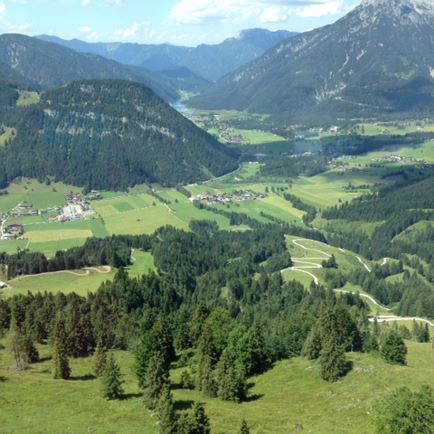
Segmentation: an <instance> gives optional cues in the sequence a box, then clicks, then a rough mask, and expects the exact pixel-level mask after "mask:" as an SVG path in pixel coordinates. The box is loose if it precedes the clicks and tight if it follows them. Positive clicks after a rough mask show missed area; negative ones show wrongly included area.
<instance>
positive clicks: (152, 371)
mask: <svg viewBox="0 0 434 434" xmlns="http://www.w3.org/2000/svg"><path fill="white" fill-rule="evenodd" d="M168 384H169V370H168V369H167V366H166V363H165V360H164V357H163V356H162V354H161V353H160V352H159V351H157V352H156V353H154V355H153V356H152V357H151V360H150V361H149V366H148V371H147V374H146V386H145V393H144V397H145V404H146V406H147V407H148V408H149V409H150V410H154V409H155V408H156V406H157V403H158V400H159V399H160V395H161V392H162V390H163V388H164V386H166V385H168Z"/></svg>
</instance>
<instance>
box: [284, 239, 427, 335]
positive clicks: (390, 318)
mask: <svg viewBox="0 0 434 434" xmlns="http://www.w3.org/2000/svg"><path fill="white" fill-rule="evenodd" d="M302 241H305V240H303V239H297V240H292V243H293V244H294V245H295V246H297V247H299V248H301V249H303V250H305V251H309V252H314V253H315V254H316V256H315V257H309V258H292V261H293V262H294V263H295V264H301V265H294V266H293V267H290V268H286V269H285V270H282V271H287V270H290V271H296V272H300V273H305V274H308V275H309V276H311V277H312V279H313V281H314V282H315V284H316V285H319V284H320V282H319V279H318V278H317V277H316V276H315V275H314V274H313V273H311V272H309V271H306V270H317V269H322V268H323V267H322V265H321V264H318V263H315V262H310V261H315V260H316V261H319V260H321V261H323V260H324V259H328V258H331V255H330V254H329V253H327V252H324V251H322V250H319V249H311V248H309V247H306V246H304V245H303V244H301V242H302ZM339 251H340V252H342V253H347V254H351V253H350V252H347V251H345V250H343V249H339ZM318 253H319V254H320V255H322V257H318V255H317V254H318ZM356 259H357V260H358V262H359V263H360V264H361V265H362V266H363V267H364V268H365V270H366V271H368V272H369V273H371V271H372V270H371V268H370V267H369V266H368V265H367V264H366V263H365V262H363V259H362V258H361V257H360V256H356ZM389 260H390V258H384V259H383V262H382V265H386V264H387V262H388V261H389ZM334 291H335V292H336V293H341V294H355V292H353V291H347V290H345V289H335V290H334ZM358 294H359V295H360V297H363V298H366V299H367V300H369V301H371V302H372V303H373V304H374V305H375V306H377V307H379V308H381V309H383V310H385V311H389V312H390V311H391V309H390V308H388V307H386V306H383V305H381V304H380V303H378V301H377V300H375V298H374V297H372V296H371V295H369V294H365V293H358ZM375 320H377V321H378V322H379V323H386V322H395V321H419V322H423V323H425V324H428V325H430V326H431V327H434V323H433V322H432V321H430V320H428V319H426V318H420V317H401V316H397V315H377V316H373V317H371V318H369V321H370V322H374V321H375Z"/></svg>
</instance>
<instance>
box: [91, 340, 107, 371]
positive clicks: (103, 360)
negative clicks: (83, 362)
mask: <svg viewBox="0 0 434 434" xmlns="http://www.w3.org/2000/svg"><path fill="white" fill-rule="evenodd" d="M93 359H94V372H95V376H96V377H100V376H101V375H103V374H104V371H105V369H106V366H107V350H106V348H105V347H104V346H103V345H101V344H100V343H98V344H97V346H96V349H95V354H94V356H93Z"/></svg>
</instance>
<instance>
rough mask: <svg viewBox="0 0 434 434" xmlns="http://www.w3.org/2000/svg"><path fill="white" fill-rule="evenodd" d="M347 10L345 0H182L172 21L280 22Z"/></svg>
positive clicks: (171, 14) (170, 16) (183, 22)
mask: <svg viewBox="0 0 434 434" xmlns="http://www.w3.org/2000/svg"><path fill="white" fill-rule="evenodd" d="M344 11H345V9H344V0H220V1H218V2H217V1H215V0H178V2H177V3H176V4H175V6H174V7H173V8H172V10H171V12H170V15H169V21H171V22H175V23H180V24H195V23H196V24H200V23H203V22H206V21H212V20H214V21H224V20H228V19H231V20H240V19H245V18H249V17H258V18H259V19H260V21H262V22H263V23H279V22H285V21H287V20H288V19H289V16H290V15H297V16H299V17H303V18H308V17H321V16H325V15H338V14H340V13H342V12H344Z"/></svg>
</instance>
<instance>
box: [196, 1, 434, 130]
mask: <svg viewBox="0 0 434 434" xmlns="http://www.w3.org/2000/svg"><path fill="white" fill-rule="evenodd" d="M193 105H194V106H196V107H200V108H209V109H237V110H246V109H247V110H249V111H251V112H257V113H270V114H274V115H276V116H279V117H280V118H282V119H285V120H287V121H288V122H294V121H297V122H304V123H307V122H308V121H309V120H315V121H318V120H320V121H321V120H328V121H332V122H333V120H335V119H336V117H342V118H346V119H349V118H360V117H362V118H366V117H370V116H382V115H394V116H396V115H402V114H406V115H409V114H410V115H416V116H421V115H424V114H432V113H433V112H434V3H432V2H430V1H427V0H378V1H372V0H364V1H363V2H362V3H361V5H360V6H358V7H357V8H355V9H354V10H352V11H351V12H350V13H349V14H348V15H346V16H345V17H344V18H342V19H340V20H339V21H337V22H336V23H335V24H333V25H329V26H325V27H322V28H319V29H316V30H313V31H311V32H306V33H303V34H300V35H298V36H295V37H294V38H291V39H288V40H286V41H284V42H282V43H281V44H279V45H278V46H277V47H275V48H274V49H271V50H270V51H268V52H267V53H266V54H265V55H264V56H262V57H261V58H259V59H257V60H255V61H253V62H251V63H250V64H248V65H246V66H245V67H242V68H240V69H239V70H238V71H236V72H234V73H233V74H231V75H229V76H227V77H225V78H224V79H222V80H221V81H220V82H219V83H218V84H217V85H215V86H214V87H213V88H211V89H210V90H209V91H208V92H206V93H205V94H204V95H202V96H200V97H198V98H197V99H196V100H195V101H193Z"/></svg>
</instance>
